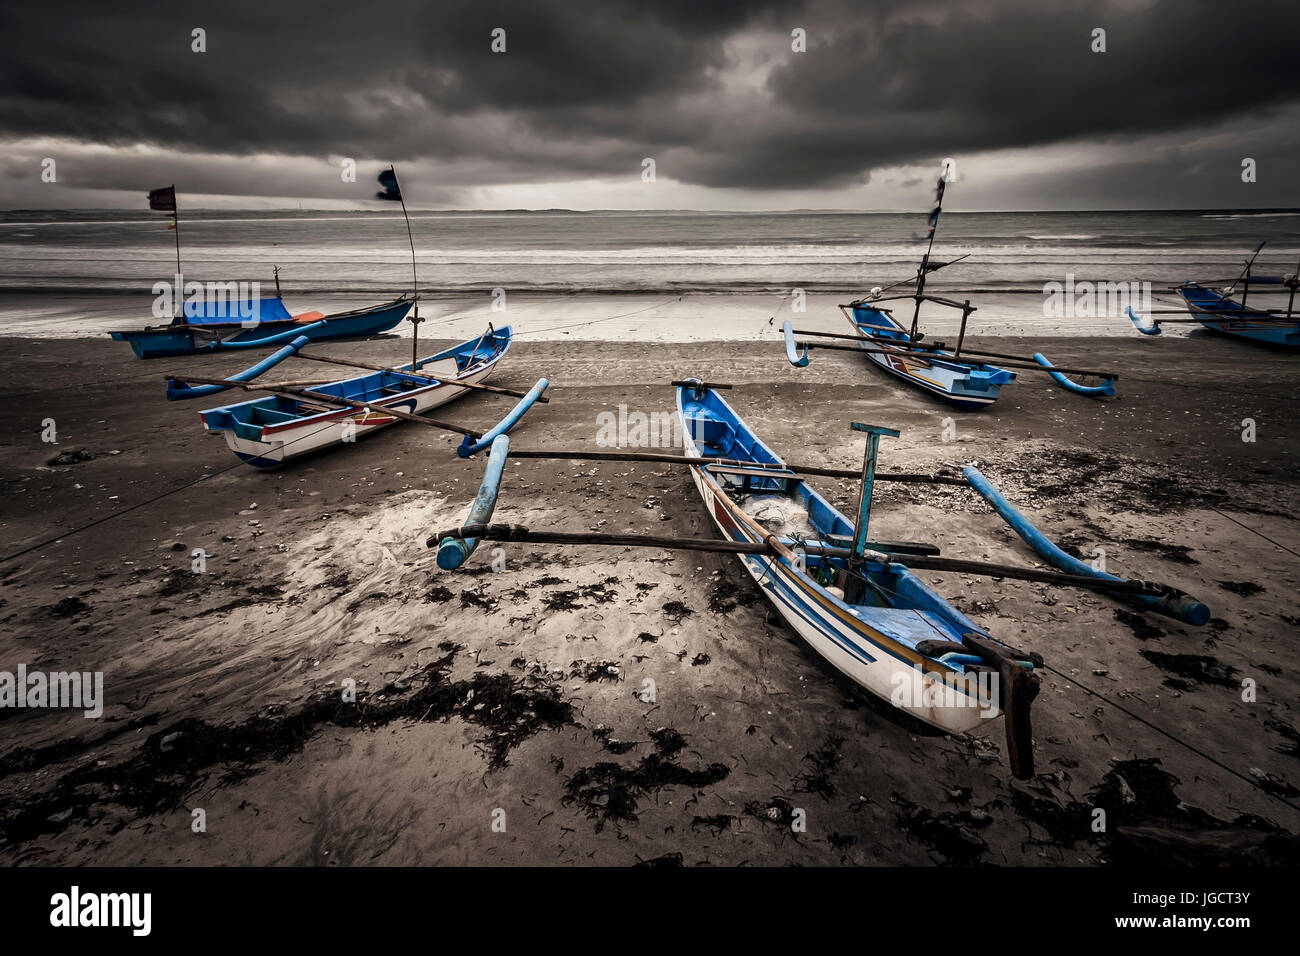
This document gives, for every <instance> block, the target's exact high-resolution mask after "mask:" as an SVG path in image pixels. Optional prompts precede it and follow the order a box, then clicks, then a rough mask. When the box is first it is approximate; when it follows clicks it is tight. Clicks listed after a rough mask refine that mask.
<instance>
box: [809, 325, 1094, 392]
mask: <svg viewBox="0 0 1300 956" xmlns="http://www.w3.org/2000/svg"><path fill="white" fill-rule="evenodd" d="M971 311H972V312H973V311H975V310H974V309H972V310H971ZM790 332H791V334H792V335H814V336H816V337H818V338H823V339H847V340H848V341H850V342H880V343H884V344H885V345H887V346H890V347H884V348H870V347H867V346H852V345H823V344H822V343H820V342H795V347H796V348H805V349H830V350H831V351H835V352H873V353H877V354H886V355H887V354H890V353H899V352H914V353H917V354H918V356H919V357H921V358H924V357H926V356H925V353H927V352H938V351H940V350H942V349H944V348H946V344H945V343H943V342H934V343H931V344H928V345H923V344H921V343H920V342H913V343H907V342H902V341H900V340H898V339H890V338H887V337H885V336H881V335H845V334H843V333H839V332H810V331H804V330H800V329H791V330H790ZM895 342H897V343H898V344H897V345H893V344H892V343H895ZM957 348H958V350H957V352H954V353H953V354H952V355H939V354H936V355H933V356H932V357H933V358H934V359H936V360H937V361H940V362H962V363H963V364H966V365H970V364H972V363H971V362H969V361H966V360H963V359H960V358H959V357H958V356H959V355H960V353H961V352H962V351H965V353H966V354H967V355H978V356H983V357H987V358H996V359H1002V360H1003V361H1001V362H999V364H1000V365H1005V366H1006V367H1007V368H1020V369H1025V370H1027V371H1031V372H1046V371H1048V370H1049V369H1048V368H1047V367H1045V366H1043V365H1038V364H1034V363H1032V362H1030V361H1029V360H1028V359H1026V358H1025V357H1024V356H1023V355H1008V354H1007V353H1005V352H988V351H985V350H983V349H969V348H968V349H964V350H963V349H962V348H961V346H960V345H958V347H957ZM1051 369H1052V370H1054V371H1057V372H1067V373H1069V374H1071V375H1096V376H1098V377H1099V378H1109V379H1115V380H1117V379H1118V378H1119V373H1118V372H1101V371H1097V370H1096V369H1087V368H1070V367H1068V366H1065V365H1053V366H1051Z"/></svg>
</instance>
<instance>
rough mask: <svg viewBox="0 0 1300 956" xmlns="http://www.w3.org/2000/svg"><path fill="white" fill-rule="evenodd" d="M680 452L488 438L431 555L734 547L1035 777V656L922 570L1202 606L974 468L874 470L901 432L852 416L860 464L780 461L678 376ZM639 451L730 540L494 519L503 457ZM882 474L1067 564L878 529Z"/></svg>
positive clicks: (759, 578)
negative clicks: (1114, 560)
mask: <svg viewBox="0 0 1300 956" xmlns="http://www.w3.org/2000/svg"><path fill="white" fill-rule="evenodd" d="M673 384H674V385H676V386H677V413H678V415H679V417H680V419H681V424H682V428H683V434H684V435H685V436H687V437H686V439H685V446H686V447H685V452H686V453H685V454H684V455H676V454H668V453H655V452H607V451H586V450H570V451H563V450H546V449H538V450H532V449H528V450H519V449H515V450H514V451H512V450H511V448H510V439H509V437H508V436H504V435H503V436H501V437H499V438H497V439H495V440H494V441H493V443H492V448H491V453H490V455H489V456H488V462H487V468H486V472H485V475H484V478H483V482H482V485H481V487H480V489H479V492H478V496H477V497H476V498H475V500H474V503H473V506H472V508H471V509H470V512H469V516H468V517H467V519H466V520H465V522H464V524H463V525H462V526H460V527H458V528H452V529H450V530H445V531H438V532H436V533H435V534H433V535H432V536H431V537H430V538H429V539H428V545H429V547H435V548H437V549H438V554H437V562H438V565H439V567H441V568H444V569H446V570H453V569H456V568H459V567H461V566H462V565H463V564H464V563H465V561H466V560H467V559H468V558H469V556H470V555H471V554H472V553H473V552H474V550H475V548H476V547H477V546H478V544H479V542H481V541H526V542H551V543H560V544H584V545H603V546H631V547H649V548H669V549H681V550H693V551H713V552H728V553H734V554H736V555H737V556H738V557H739V559H740V560H741V561H742V562H743V564H744V566H745V569H746V571H748V572H749V574H750V576H751V577H753V579H754V580H755V581H756V582H757V583H758V585H759V587H760V588H761V589H762V591H763V593H764V594H765V596H766V597H767V598H768V600H769V601H771V603H772V604H773V606H774V607H775V608H776V609H777V611H779V612H780V614H781V616H782V617H783V618H784V619H785V620H786V621H787V622H788V623H789V624H790V626H791V627H792V628H794V630H795V631H797V632H798V633H799V635H800V636H802V637H803V638H804V640H805V641H807V642H808V644H809V645H810V646H811V647H812V648H813V649H814V650H815V651H816V652H817V653H818V654H820V655H821V656H822V657H824V658H825V659H826V660H827V661H829V662H830V663H831V664H832V665H833V666H834V667H835V668H836V669H837V670H839V671H840V672H841V673H843V674H844V675H846V676H847V677H848V678H849V679H851V680H852V681H854V682H855V683H856V684H858V685H859V686H861V687H863V688H864V689H865V690H867V691H868V692H869V693H871V694H873V695H875V696H877V697H879V698H881V699H883V700H887V701H889V702H890V703H891V704H893V705H894V706H895V707H897V708H899V709H900V710H902V711H904V712H906V713H908V714H910V715H911V716H913V717H916V718H918V719H920V720H922V721H924V722H925V723H927V724H929V725H930V726H932V727H935V728H937V729H938V730H941V731H945V732H948V733H961V732H965V731H969V730H972V729H974V728H976V727H978V726H980V725H981V724H982V723H983V722H984V721H985V720H988V719H990V718H993V717H996V716H998V715H999V714H1005V716H1006V731H1007V743H1008V753H1009V756H1010V759H1011V763H1012V767H1013V770H1014V771H1015V773H1016V774H1017V776H1020V777H1028V776H1032V774H1033V753H1032V745H1031V728H1030V721H1029V704H1030V702H1031V701H1032V700H1033V698H1034V696H1035V694H1036V693H1037V689H1038V677H1037V673H1036V671H1037V670H1038V669H1039V668H1041V667H1042V666H1043V659H1042V657H1040V656H1039V655H1038V654H1036V653H1030V652H1026V651H1022V650H1018V649H1016V648H1014V647H1012V646H1010V645H1009V644H1007V643H1005V642H1003V641H999V640H997V639H996V638H994V637H993V636H992V635H990V634H989V633H988V632H987V631H986V630H984V629H983V628H982V627H980V626H979V625H978V624H976V623H975V622H974V621H972V620H971V619H970V618H968V617H967V616H966V615H964V614H963V613H962V612H961V611H959V610H957V609H956V608H954V607H953V606H952V605H951V604H949V603H948V602H947V601H945V600H944V599H943V598H942V597H941V596H939V595H938V594H937V593H936V592H934V591H933V590H931V589H930V588H929V587H927V586H926V585H925V584H924V583H923V582H922V581H921V580H920V579H919V578H918V577H917V576H916V575H915V574H914V573H913V571H914V570H916V569H929V570H937V571H952V572H960V573H968V574H985V575H991V576H995V577H1004V578H1020V579H1025V580H1031V581H1046V582H1050V583H1055V584H1065V585H1071V586H1075V587H1083V588H1088V589H1091V590H1095V591H1100V592H1102V593H1107V594H1110V595H1113V596H1116V597H1119V598H1121V599H1124V600H1131V601H1135V602H1138V603H1139V604H1140V605H1141V606H1142V607H1144V608H1145V609H1147V610H1151V611H1154V612H1157V613H1161V614H1165V615H1168V616H1170V617H1174V618H1177V619H1178V620H1180V621H1184V622H1187V623H1190V624H1197V625H1199V624H1204V623H1205V622H1206V621H1207V620H1208V619H1209V613H1210V612H1209V610H1208V608H1206V606H1205V605H1204V604H1201V603H1200V602H1198V601H1195V600H1193V599H1192V598H1190V597H1188V596H1187V595H1186V594H1184V593H1182V592H1181V591H1177V590H1175V589H1173V588H1170V587H1167V586H1164V585H1159V584H1151V583H1148V582H1143V581H1133V580H1124V579H1121V578H1118V577H1115V576H1113V575H1109V574H1104V573H1101V572H1099V571H1097V570H1095V569H1094V568H1092V567H1091V566H1090V565H1088V564H1085V563H1084V562H1082V561H1079V560H1077V559H1075V558H1073V557H1071V556H1070V555H1068V554H1066V553H1065V552H1063V551H1061V550H1060V549H1059V548H1058V547H1056V545H1054V544H1053V543H1052V542H1051V541H1049V540H1048V539H1047V538H1045V537H1044V536H1043V535H1042V534H1041V533H1040V532H1039V531H1038V530H1037V529H1036V528H1034V527H1033V525H1031V524H1030V523H1029V522H1028V521H1026V520H1025V518H1024V517H1023V516H1022V515H1021V514H1020V513H1019V512H1017V511H1016V510H1015V509H1014V508H1013V507H1012V506H1011V505H1010V504H1009V503H1008V502H1007V501H1006V499H1005V498H1003V497H1002V495H1001V494H999V493H998V491H997V489H996V488H994V487H993V486H992V484H991V483H989V481H988V479H987V478H985V477H984V476H983V475H982V474H980V472H979V471H977V470H976V469H975V468H974V467H969V468H967V469H965V471H964V472H963V474H962V475H961V476H960V477H959V476H957V475H916V474H898V473H882V472H878V471H877V470H876V464H877V458H878V450H879V442H880V439H881V438H882V437H885V436H896V435H897V434H898V432H897V431H894V430H893V429H889V428H881V427H877V426H871V425H863V424H860V423H856V422H855V423H853V429H854V431H856V432H859V433H863V434H865V436H866V450H865V455H864V459H863V466H862V469H861V471H860V472H859V471H850V470H847V469H836V468H825V467H818V466H811V465H797V464H789V463H787V462H785V461H784V460H782V459H781V458H780V457H779V456H778V455H777V454H776V452H775V451H773V450H772V449H771V448H769V447H768V446H767V445H766V444H764V443H763V442H762V441H761V440H760V439H759V438H758V436H757V435H755V434H754V433H753V431H752V430H751V429H750V428H749V427H748V426H747V425H746V424H745V422H744V421H743V420H741V418H740V416H739V415H737V414H736V412H735V410H734V409H732V407H731V406H730V405H729V404H727V402H726V401H725V400H724V399H723V398H722V396H721V395H720V394H718V393H719V390H722V389H727V388H730V386H728V385H718V384H709V383H706V382H702V381H700V380H698V379H687V380H684V381H681V382H674V383H673ZM512 455H513V457H515V458H543V459H578V460H601V461H606V460H608V461H637V462H654V463H665V464H675V465H681V466H684V467H687V468H689V469H690V473H691V477H692V479H693V481H694V483H695V487H696V489H697V490H698V491H699V493H700V496H701V498H702V499H703V501H704V504H705V507H706V508H707V509H708V511H709V514H710V516H711V517H712V518H713V521H714V523H715V524H716V525H717V527H718V530H719V531H720V532H721V534H722V538H723V540H716V539H708V538H669V537H659V536H651V535H637V534H628V535H622V534H597V533H567V532H553V531H539V530H534V529H530V528H526V527H523V526H519V525H508V524H491V523H490V522H491V519H492V514H493V511H494V509H495V507H496V502H497V499H498V496H499V493H500V485H501V480H502V476H503V472H504V469H505V464H506V461H507V459H508V458H509V457H510V456H512ZM814 475H824V476H830V477H837V478H844V477H852V478H856V479H859V480H860V481H861V491H860V495H859V501H858V509H857V516H856V520H850V519H849V518H847V517H846V516H844V515H843V514H841V513H840V512H838V511H837V510H836V509H835V508H834V507H833V506H832V505H831V504H830V502H829V501H828V500H827V499H826V498H825V497H823V496H822V495H821V494H820V493H818V492H817V491H816V490H815V489H814V488H813V487H812V486H811V484H810V483H809V482H808V477H810V476H814ZM876 481H911V482H931V483H943V484H952V485H961V486H965V487H969V488H972V489H974V490H975V491H976V492H978V493H979V494H980V495H981V496H982V497H983V498H984V499H985V500H986V501H987V502H988V503H989V504H990V505H992V507H993V508H994V509H995V510H996V511H997V512H998V513H999V514H1000V515H1001V516H1002V517H1003V518H1004V519H1005V520H1006V521H1007V522H1008V524H1009V525H1010V526H1011V527H1012V528H1013V529H1014V530H1015V531H1016V532H1017V533H1018V534H1019V535H1020V537H1021V538H1022V539H1023V540H1024V541H1025V542H1026V543H1028V544H1029V545H1030V546H1031V547H1032V548H1033V549H1034V550H1035V551H1036V552H1037V553H1038V554H1039V555H1040V556H1041V557H1043V558H1044V559H1045V560H1047V561H1048V562H1049V563H1051V564H1052V565H1054V566H1056V567H1058V568H1061V569H1062V571H1063V572H1064V573H1061V572H1055V571H1047V570H1040V569H1037V568H1023V567H1012V566H1007V565H1000V564H990V563H987V562H979V561H965V560H954V559H949V558H942V557H938V556H937V555H938V554H939V549H938V548H936V547H934V546H932V545H928V544H916V543H906V542H886V541H876V540H873V539H872V538H871V537H870V534H869V528H870V526H869V521H870V515H871V501H872V492H873V487H874V483H875V482H876Z"/></svg>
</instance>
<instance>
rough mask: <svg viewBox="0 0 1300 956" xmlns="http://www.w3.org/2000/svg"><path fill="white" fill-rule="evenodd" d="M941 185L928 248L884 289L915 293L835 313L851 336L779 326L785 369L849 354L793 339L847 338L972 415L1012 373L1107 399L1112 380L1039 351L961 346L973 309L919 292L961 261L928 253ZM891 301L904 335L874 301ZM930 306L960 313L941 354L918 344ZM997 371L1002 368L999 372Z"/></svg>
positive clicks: (870, 299) (875, 293) (869, 300)
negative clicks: (826, 353) (924, 308)
mask: <svg viewBox="0 0 1300 956" xmlns="http://www.w3.org/2000/svg"><path fill="white" fill-rule="evenodd" d="M946 185H947V183H946V180H945V179H944V178H943V177H940V179H939V183H938V186H937V187H936V196H935V203H936V205H935V207H934V209H933V210H932V211H931V213H930V237H929V239H930V243H929V246H928V247H927V249H926V251H925V255H924V256H922V257H921V264H920V266H919V267H918V268H917V270H916V276H915V277H914V278H912V279H905V280H903V281H902V282H895V283H893V284H892V285H890V286H887V287H885V288H895V287H897V286H901V285H915V289H914V291H912V292H909V293H907V294H905V295H892V296H884V297H882V296H881V293H882V292H883V291H885V290H884V289H880V288H878V289H873V290H872V294H871V295H870V296H867V297H864V298H860V299H857V300H855V301H853V302H850V303H848V304H847V305H841V306H840V309H841V310H842V311H843V312H844V314H845V316H846V317H847V318H848V320H849V326H850V328H852V330H853V334H852V335H837V334H835V333H830V332H816V331H808V330H802V329H794V328H792V327H791V323H789V322H786V323H785V324H784V327H783V331H784V333H785V349H786V358H787V359H788V360H789V362H790V364H791V365H794V366H795V367H797V368H803V367H804V366H806V365H807V364H808V350H809V349H814V348H820V349H838V350H841V351H852V350H853V347H852V346H847V345H833V344H827V343H824V342H809V341H803V342H796V341H795V338H794V337H795V336H796V335H805V336H812V337H813V338H818V339H847V340H849V341H852V342H855V343H856V347H857V349H859V350H861V351H862V352H863V353H865V354H866V356H867V358H869V359H870V360H871V361H872V362H873V363H875V364H876V365H877V366H878V367H879V368H881V369H883V370H884V371H886V372H888V373H889V374H890V375H893V376H895V377H896V378H900V379H902V380H903V381H904V382H907V383H908V384H909V385H913V386H915V387H917V388H919V389H921V390H922V391H924V392H926V393H928V394H930V395H933V396H935V397H937V398H940V399H943V400H944V401H947V402H951V403H952V404H954V405H956V406H957V407H958V408H961V409H966V410H972V409H979V408H985V407H987V406H989V405H992V404H993V403H994V402H995V401H997V398H998V395H999V393H1000V392H1001V391H1002V386H1003V385H1006V384H1008V383H1009V382H1012V381H1015V378H1016V372H1014V371H1012V369H1019V370H1026V371H1035V372H1046V373H1047V374H1048V375H1050V376H1051V377H1052V380H1053V381H1055V382H1056V384H1057V385H1060V386H1061V387H1062V388H1064V389H1066V390H1067V391H1070V392H1074V393H1075V394H1076V395H1087V396H1091V397H1109V396H1112V395H1114V394H1115V380H1116V379H1117V378H1119V376H1118V375H1116V374H1115V373H1114V372H1099V371H1094V370H1091V369H1069V368H1064V367H1058V366H1055V365H1053V364H1052V363H1051V362H1050V361H1048V360H1047V358H1046V356H1044V355H1043V354H1042V353H1040V352H1035V353H1034V354H1033V355H1032V356H1020V355H1007V354H1004V353H1001V352H989V351H986V350H982V349H972V348H968V347H964V345H965V339H966V323H967V321H968V320H969V318H970V316H971V313H973V312H976V311H977V309H976V308H975V306H973V305H971V304H970V300H969V299H967V300H965V301H963V302H958V301H957V300H955V299H949V298H945V297H944V296H938V295H933V294H931V293H927V292H926V291H925V284H926V279H927V277H928V276H929V274H930V273H931V272H935V271H937V270H939V269H942V268H945V267H946V266H950V265H952V264H953V263H955V262H960V261H961V260H962V259H964V258H966V257H965V256H960V257H958V258H957V259H953V260H950V261H948V262H935V261H933V260H932V258H931V254H932V252H933V251H934V233H935V227H936V226H937V224H938V221H939V213H940V211H941V210H942V207H943V194H944V189H945V188H946ZM899 299H911V300H913V301H914V303H915V305H914V307H913V311H912V324H911V328H910V329H908V328H906V327H904V326H903V325H902V323H900V322H899V321H898V320H897V319H895V318H894V315H893V312H892V311H891V310H890V309H888V308H882V307H881V303H884V302H890V301H894V300H899ZM923 302H932V303H934V304H936V305H942V306H945V307H947V308H952V309H958V310H960V311H961V331H960V333H959V334H958V337H957V344H956V347H955V348H953V349H949V348H948V347H947V345H946V344H945V343H943V342H934V343H928V342H925V341H924V339H925V334H924V333H923V332H921V330H920V328H919V327H918V323H919V321H920V315H921V303H923ZM987 359H999V360H1002V361H1000V362H999V364H998V365H991V364H988V362H987V361H986V360H987ZM1004 366H1005V367H1004ZM1066 373H1070V374H1078V375H1090V376H1094V377H1096V378H1098V379H1100V380H1101V381H1100V383H1099V384H1097V385H1083V384H1081V383H1078V382H1075V381H1074V380H1072V379H1070V378H1068V377H1067V374H1066Z"/></svg>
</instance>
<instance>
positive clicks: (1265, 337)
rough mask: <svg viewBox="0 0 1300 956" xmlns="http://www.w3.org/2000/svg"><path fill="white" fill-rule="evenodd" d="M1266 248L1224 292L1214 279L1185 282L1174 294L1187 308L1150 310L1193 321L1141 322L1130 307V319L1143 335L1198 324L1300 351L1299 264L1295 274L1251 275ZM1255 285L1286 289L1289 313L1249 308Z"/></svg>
mask: <svg viewBox="0 0 1300 956" xmlns="http://www.w3.org/2000/svg"><path fill="white" fill-rule="evenodd" d="M1264 245H1265V243H1263V242H1261V243H1260V244H1259V245H1258V246H1256V247H1255V253H1254V255H1252V256H1251V257H1250V258H1249V259H1247V260H1246V264H1245V268H1244V269H1242V271H1241V272H1240V273H1239V274H1238V275H1237V277H1236V278H1235V279H1233V280H1232V281H1231V282H1230V283H1229V284H1228V285H1227V286H1226V287H1224V288H1221V289H1214V288H1212V286H1213V285H1214V281H1213V280H1202V281H1200V282H1190V281H1189V282H1184V283H1183V284H1182V285H1180V286H1175V287H1174V288H1173V289H1172V290H1171V291H1172V292H1174V293H1176V294H1177V295H1178V296H1179V297H1180V298H1181V299H1182V300H1183V302H1184V304H1185V305H1186V309H1153V310H1152V311H1151V314H1152V315H1169V314H1176V315H1182V314H1184V313H1186V314H1188V315H1190V316H1191V318H1185V319H1151V318H1147V319H1142V318H1140V317H1139V316H1138V314H1137V313H1136V312H1135V311H1133V307H1132V306H1130V307H1129V310H1128V317H1129V319H1130V320H1131V321H1132V323H1133V327H1134V328H1136V329H1137V330H1138V331H1139V332H1141V333H1142V334H1143V335H1160V334H1161V328H1160V326H1161V325H1162V324H1163V323H1166V322H1171V323H1187V322H1195V323H1198V324H1200V325H1203V326H1204V327H1205V328H1207V329H1209V330H1210V331H1211V332H1218V333H1220V334H1223V335H1230V336H1232V337H1234V338H1239V339H1245V340H1246V341H1249V342H1257V343H1260V344H1263V345H1273V346H1280V347H1282V348H1300V315H1296V313H1295V311H1294V308H1295V294H1296V289H1297V288H1300V264H1298V265H1297V266H1296V272H1295V273H1293V274H1292V275H1288V276H1277V275H1264V276H1257V275H1252V274H1251V270H1252V268H1253V267H1254V265H1255V259H1256V258H1258V256H1259V254H1260V252H1261V251H1262V250H1263V248H1264ZM1252 283H1254V284H1255V285H1256V286H1266V287H1267V286H1281V287H1282V288H1284V289H1287V290H1288V291H1289V293H1290V295H1289V297H1288V299H1287V305H1286V311H1285V312H1283V310H1281V309H1260V308H1252V307H1248V306H1247V305H1246V299H1247V296H1248V295H1249V294H1250V287H1251V284H1252ZM1238 284H1240V285H1241V301H1240V302H1238V301H1236V300H1235V299H1233V298H1232V295H1233V291H1234V290H1235V289H1236V287H1237V285H1238ZM1265 291H1278V292H1280V291H1281V289H1276V290H1270V289H1265ZM1257 294H1258V293H1257Z"/></svg>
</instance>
